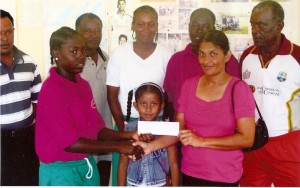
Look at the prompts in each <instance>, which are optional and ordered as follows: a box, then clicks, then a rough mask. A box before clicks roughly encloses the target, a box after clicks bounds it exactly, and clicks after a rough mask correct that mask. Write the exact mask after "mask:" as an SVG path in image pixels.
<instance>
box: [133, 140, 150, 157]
mask: <svg viewBox="0 0 300 188" xmlns="http://www.w3.org/2000/svg"><path fill="white" fill-rule="evenodd" d="M132 145H133V146H139V147H141V148H142V149H143V151H144V155H149V154H150V153H152V152H153V151H152V145H151V143H147V142H143V141H136V142H134V143H133V144H132Z"/></svg>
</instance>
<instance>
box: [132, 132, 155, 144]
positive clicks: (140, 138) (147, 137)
mask: <svg viewBox="0 0 300 188" xmlns="http://www.w3.org/2000/svg"><path fill="white" fill-rule="evenodd" d="M132 138H133V139H134V140H135V141H143V142H151V141H152V140H154V139H155V137H154V136H153V135H152V134H150V133H148V134H138V133H137V131H136V132H135V133H134V134H133V136H132Z"/></svg>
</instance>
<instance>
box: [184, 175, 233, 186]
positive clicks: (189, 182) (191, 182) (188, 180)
mask: <svg viewBox="0 0 300 188" xmlns="http://www.w3.org/2000/svg"><path fill="white" fill-rule="evenodd" d="M182 186H187V187H238V186H239V182H236V183H223V182H214V181H208V180H203V179H198V178H194V177H191V176H188V175H185V174H182Z"/></svg>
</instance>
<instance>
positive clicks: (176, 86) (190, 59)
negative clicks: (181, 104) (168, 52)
mask: <svg viewBox="0 0 300 188" xmlns="http://www.w3.org/2000/svg"><path fill="white" fill-rule="evenodd" d="M191 48H192V45H191V43H190V44H188V45H187V46H186V48H185V49H184V50H182V51H180V52H176V53H175V54H174V55H173V56H172V57H171V59H170V60H169V63H168V67H167V72H166V76H165V80H164V85H163V87H164V89H165V91H166V92H167V94H168V96H169V102H171V103H173V106H174V109H175V111H176V112H177V108H178V104H177V100H178V97H179V95H180V90H181V86H182V84H183V83H184V81H185V80H186V79H188V78H192V77H194V76H199V75H200V76H201V75H203V70H202V67H201V65H200V63H199V61H198V56H197V54H195V53H193V51H192V50H191ZM226 72H227V73H228V74H230V75H232V76H236V77H238V78H240V77H241V73H240V72H241V69H240V65H239V62H238V60H237V59H236V58H235V57H234V56H233V55H231V57H230V59H229V60H228V62H227V63H226Z"/></svg>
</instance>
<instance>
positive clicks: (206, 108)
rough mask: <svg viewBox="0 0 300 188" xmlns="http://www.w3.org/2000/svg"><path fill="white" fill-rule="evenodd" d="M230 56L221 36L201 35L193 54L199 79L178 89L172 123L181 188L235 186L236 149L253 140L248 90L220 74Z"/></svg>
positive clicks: (238, 158) (238, 172)
mask: <svg viewBox="0 0 300 188" xmlns="http://www.w3.org/2000/svg"><path fill="white" fill-rule="evenodd" d="M230 55H231V52H230V50H229V42H228V39H227V37H226V35H225V34H224V33H223V32H221V31H216V30H215V31H210V32H208V33H206V34H204V35H203V36H202V37H201V39H200V45H199V53H198V59H199V62H200V65H201V67H202V69H203V71H204V75H203V76H196V77H193V78H190V79H188V80H186V81H185V82H184V84H183V86H182V89H181V94H180V97H179V99H178V113H177V115H176V120H177V121H179V122H180V126H181V131H180V134H179V139H180V141H181V142H182V144H183V148H182V156H183V158H182V168H181V171H182V173H183V177H182V184H183V186H238V183H239V179H240V178H241V175H242V172H243V168H242V160H243V152H242V150H241V149H242V148H244V147H250V146H251V145H252V143H253V140H254V126H255V122H254V110H255V102H254V99H253V95H252V93H251V91H250V88H249V86H248V85H247V84H246V83H245V82H243V81H240V80H239V79H238V78H236V77H233V76H231V75H229V74H228V73H226V71H225V63H226V62H227V61H228V59H229V58H230ZM235 83H236V84H235ZM234 84H235V86H234ZM233 86H234V87H235V89H234V93H232V87H233ZM232 95H233V98H232ZM232 99H233V100H234V101H232ZM233 104H234V108H233Z"/></svg>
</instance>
